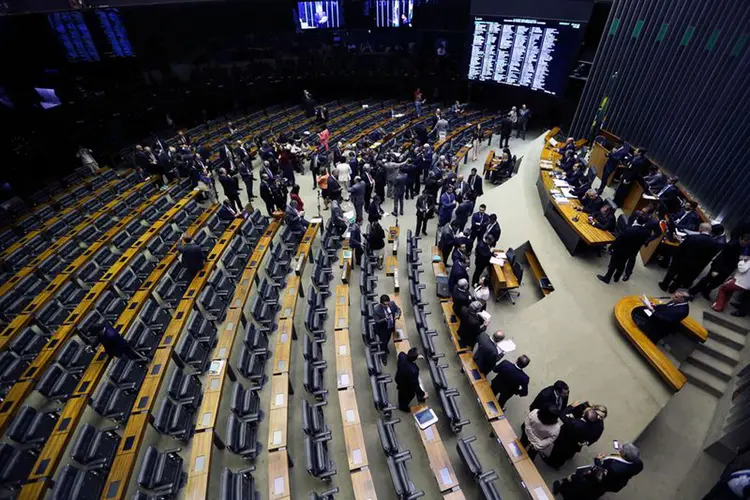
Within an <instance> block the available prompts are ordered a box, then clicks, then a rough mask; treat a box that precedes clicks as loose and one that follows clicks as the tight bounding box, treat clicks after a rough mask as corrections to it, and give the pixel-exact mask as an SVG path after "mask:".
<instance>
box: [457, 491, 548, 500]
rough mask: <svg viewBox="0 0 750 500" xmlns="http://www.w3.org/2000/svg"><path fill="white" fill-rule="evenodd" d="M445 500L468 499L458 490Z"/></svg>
mask: <svg viewBox="0 0 750 500" xmlns="http://www.w3.org/2000/svg"><path fill="white" fill-rule="evenodd" d="M551 499H552V497H550V500H551ZM443 500H466V497H465V496H464V492H463V491H461V490H460V489H458V490H455V491H451V492H450V493H446V494H445V495H443Z"/></svg>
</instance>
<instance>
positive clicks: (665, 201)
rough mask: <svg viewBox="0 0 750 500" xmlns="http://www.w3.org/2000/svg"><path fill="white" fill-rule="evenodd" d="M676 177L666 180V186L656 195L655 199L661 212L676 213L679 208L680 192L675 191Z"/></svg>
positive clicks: (677, 180)
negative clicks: (660, 207)
mask: <svg viewBox="0 0 750 500" xmlns="http://www.w3.org/2000/svg"><path fill="white" fill-rule="evenodd" d="M678 182H679V179H678V178H677V177H670V178H669V179H667V184H666V186H664V187H663V188H661V190H660V191H659V192H658V193H656V197H657V198H659V201H660V202H661V205H662V211H663V212H668V213H674V212H676V211H677V210H678V209H679V207H680V190H679V189H677V183H678Z"/></svg>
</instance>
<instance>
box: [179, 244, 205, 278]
mask: <svg viewBox="0 0 750 500" xmlns="http://www.w3.org/2000/svg"><path fill="white" fill-rule="evenodd" d="M177 251H178V252H180V254H182V265H183V266H185V268H186V269H187V271H188V283H189V282H191V281H192V280H193V278H194V277H195V275H196V274H198V272H199V271H200V270H201V269H203V265H204V264H205V263H206V256H205V255H204V254H203V249H202V248H201V247H200V246H198V245H196V244H195V243H193V238H191V237H190V236H188V235H186V234H185V235H183V236H182V245H179V246H178V247H177Z"/></svg>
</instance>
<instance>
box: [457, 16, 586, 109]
mask: <svg viewBox="0 0 750 500" xmlns="http://www.w3.org/2000/svg"><path fill="white" fill-rule="evenodd" d="M583 31H584V25H583V24H581V23H574V22H568V21H542V20H536V19H516V18H513V19H496V20H495V19H488V18H482V17H475V18H474V26H473V34H472V40H471V56H470V59H469V68H468V75H467V76H468V78H469V80H476V81H483V82H494V83H501V84H504V85H513V86H516V87H528V88H530V89H532V90H537V91H540V92H545V93H547V94H551V95H559V94H560V93H562V91H563V90H564V89H565V83H566V81H567V75H568V72H569V70H570V68H571V65H572V63H573V60H574V58H575V56H576V54H577V53H578V48H579V45H580V43H581V37H582V36H583Z"/></svg>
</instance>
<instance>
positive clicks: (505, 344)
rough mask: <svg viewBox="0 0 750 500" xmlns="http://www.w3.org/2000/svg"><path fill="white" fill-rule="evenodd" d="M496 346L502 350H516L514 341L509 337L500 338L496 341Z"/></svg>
mask: <svg viewBox="0 0 750 500" xmlns="http://www.w3.org/2000/svg"><path fill="white" fill-rule="evenodd" d="M497 348H498V349H500V350H502V351H503V352H513V351H515V350H516V343H515V342H513V341H512V340H511V339H505V340H501V341H500V342H498V343H497Z"/></svg>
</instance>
